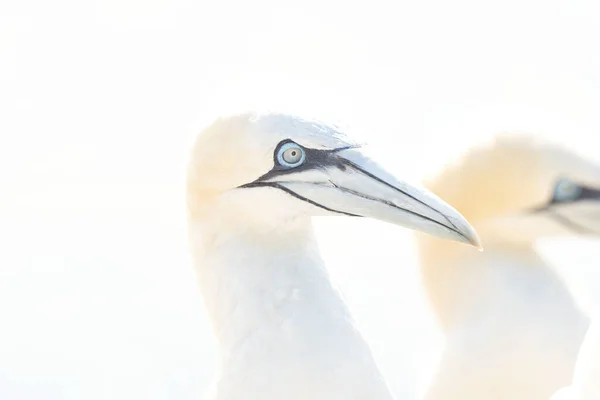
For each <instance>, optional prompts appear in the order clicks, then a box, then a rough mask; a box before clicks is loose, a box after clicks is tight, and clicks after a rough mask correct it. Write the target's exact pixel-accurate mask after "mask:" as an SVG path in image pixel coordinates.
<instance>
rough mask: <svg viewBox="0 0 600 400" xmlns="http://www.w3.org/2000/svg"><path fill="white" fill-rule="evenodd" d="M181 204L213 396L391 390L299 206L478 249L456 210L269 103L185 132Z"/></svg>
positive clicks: (351, 395)
mask: <svg viewBox="0 0 600 400" xmlns="http://www.w3.org/2000/svg"><path fill="white" fill-rule="evenodd" d="M187 204H188V219H189V220H188V227H189V239H190V240H189V241H190V246H191V252H192V259H193V263H194V264H195V268H196V270H197V275H198V279H199V285H200V289H201V292H202V295H203V297H204V302H205V305H206V309H207V312H208V314H209V317H210V319H211V323H212V327H213V330H214V332H215V335H216V338H217V340H218V345H219V349H220V364H221V365H220V372H219V375H218V379H217V381H216V383H215V385H214V386H213V388H212V391H211V396H212V398H214V399H217V400H233V399H235V400H239V399H261V400H269V399H277V400H281V399H286V400H294V399H298V400H300V399H302V400H306V399H312V400H319V399H323V400H325V399H327V400H331V399H340V400H341V399H344V400H353V399H357V400H358V399H361V400H367V399H368V400H378V399H381V400H384V399H385V400H387V399H392V395H391V394H390V390H389V389H388V386H387V384H386V383H385V381H384V379H383V378H382V376H381V375H380V372H379V370H378V368H377V366H376V365H375V362H374V360H373V357H372V354H371V350H370V349H369V346H368V345H367V344H366V343H365V340H364V339H363V337H362V336H361V334H360V332H358V330H357V329H356V327H355V325H354V323H353V320H352V317H351V315H350V312H349V311H348V309H347V307H346V305H345V304H344V301H343V300H342V297H341V296H340V294H339V293H338V291H337V290H336V289H335V288H334V286H333V284H332V282H331V281H330V279H329V277H328V273H327V271H326V269H325V266H324V265H323V261H322V259H321V257H320V255H319V249H318V246H317V243H316V242H315V237H314V236H313V228H312V224H311V217H312V216H334V215H338V216H362V217H370V218H376V219H379V220H383V221H387V222H390V223H393V224H398V225H402V226H405V227H409V228H412V229H416V230H420V231H424V232H427V233H429V234H432V235H436V236H438V237H441V238H445V239H450V240H454V241H457V242H462V243H468V244H472V245H474V246H476V247H480V244H479V239H478V237H477V234H476V232H475V230H473V229H472V227H471V226H470V225H469V223H468V222H467V221H466V220H465V219H464V218H463V217H462V216H461V215H460V214H459V213H458V212H456V211H455V210H454V209H453V208H452V207H450V206H449V205H448V204H446V203H445V202H443V201H442V200H440V199H439V198H437V197H436V196H434V195H432V194H430V193H429V192H427V191H425V190H423V189H419V188H416V187H413V186H409V185H408V184H407V183H405V182H402V181H400V180H397V179H396V178H394V177H393V176H392V175H390V174H389V173H388V172H386V171H384V170H383V169H382V168H381V167H379V166H378V165H377V164H376V163H374V162H373V161H371V160H370V159H369V158H367V157H366V156H365V155H364V154H362V153H361V152H360V151H359V148H358V146H357V145H356V143H354V142H351V141H350V140H349V139H348V138H347V137H346V136H345V135H343V134H342V132H341V131H340V129H338V128H336V127H334V126H328V125H325V124H323V123H320V122H315V121H311V120H305V119H302V118H299V117H295V116H289V115H283V114H277V113H264V114H261V113H246V114H239V115H233V116H228V117H222V118H220V119H218V120H216V121H215V122H214V123H212V124H211V125H209V126H208V127H207V128H206V129H205V130H204V131H203V132H202V133H201V134H200V135H199V137H198V138H197V140H196V142H195V144H194V146H193V149H192V152H191V157H190V161H189V165H188V172H187ZM365 267H367V266H365Z"/></svg>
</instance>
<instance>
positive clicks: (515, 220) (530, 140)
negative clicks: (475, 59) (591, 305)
mask: <svg viewBox="0 0 600 400" xmlns="http://www.w3.org/2000/svg"><path fill="white" fill-rule="evenodd" d="M598 185H600V168H599V167H598V166H597V165H594V164H592V163H591V162H589V161H586V160H584V159H583V158H581V157H579V156H578V155H577V154H574V153H572V152H569V151H567V150H565V149H564V148H561V147H558V146H555V145H551V144H549V143H545V142H542V141H540V140H539V139H536V138H534V137H529V136H521V135H500V136H498V137H497V138H496V139H495V141H494V142H493V143H492V144H491V145H489V146H484V147H479V148H475V149H472V150H471V151H469V152H468V153H467V154H466V155H465V156H464V157H463V158H462V159H461V160H460V161H458V162H457V163H456V164H455V165H453V166H451V167H449V168H448V169H446V170H444V171H443V172H442V173H441V174H440V175H439V176H437V177H436V178H435V179H433V180H431V182H429V183H428V184H427V185H426V186H427V187H428V188H429V189H430V190H431V191H432V192H434V193H436V194H437V195H438V196H441V197H442V198H444V199H445V200H447V201H449V202H450V203H451V204H452V205H453V206H455V207H456V209H457V210H459V212H461V213H462V214H463V215H465V217H466V218H468V219H469V221H471V222H472V223H473V225H474V226H475V227H476V229H477V231H478V232H479V234H480V236H481V238H482V241H483V243H484V245H485V252H483V253H475V254H473V253H467V252H464V251H463V249H462V248H460V247H457V246H453V245H452V244H446V243H442V242H440V241H438V240H436V239H435V238H429V237H420V238H419V247H420V253H421V257H420V258H421V271H422V276H423V282H424V285H425V288H426V291H427V293H428V296H429V298H430V300H431V304H432V307H433V310H434V312H435V314H436V316H437V317H438V320H439V322H440V325H441V327H442V329H443V331H444V333H445V335H446V344H445V349H444V351H443V354H442V358H441V361H440V364H439V366H438V369H437V372H436V373H435V375H434V377H433V380H432V382H431V384H430V387H429V389H428V391H427V394H426V396H425V398H426V399H427V400H482V399H485V400H500V399H502V400H507V399H510V400H521V399H522V400H547V399H548V398H549V397H550V395H552V393H554V392H555V391H556V390H557V389H558V388H560V387H562V386H564V385H568V384H569V382H570V381H571V377H572V372H573V368H574V363H575V359H576V356H577V352H578V349H579V346H580V344H581V342H582V340H583V337H584V335H585V332H586V329H587V327H588V319H587V318H586V316H585V315H584V314H583V313H582V311H581V310H580V308H579V307H578V305H577V304H576V302H575V301H574V299H573V298H572V295H571V293H570V291H569V290H568V288H567V287H566V285H565V284H564V282H563V280H562V279H561V277H560V276H558V274H557V273H556V272H555V271H554V269H553V268H552V267H551V266H549V265H547V264H546V262H544V261H543V260H542V258H541V257H540V256H539V255H538V254H537V253H536V251H535V249H534V245H535V242H536V240H537V239H539V238H542V237H548V236H555V235H585V234H600V231H598V230H596V229H597V228H598V223H597V222H596V223H592V221H590V219H589V217H588V216H587V215H586V212H588V211H589V210H586V205H585V202H586V200H587V199H589V197H590V196H591V195H592V193H594V192H593V191H594V189H593V188H594V187H597V186H598Z"/></svg>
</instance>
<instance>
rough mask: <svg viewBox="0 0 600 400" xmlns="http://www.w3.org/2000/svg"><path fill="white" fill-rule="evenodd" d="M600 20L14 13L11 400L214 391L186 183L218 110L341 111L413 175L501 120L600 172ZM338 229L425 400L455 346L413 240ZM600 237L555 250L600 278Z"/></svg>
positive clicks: (3, 304)
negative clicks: (424, 287)
mask: <svg viewBox="0 0 600 400" xmlns="http://www.w3.org/2000/svg"><path fill="white" fill-rule="evenodd" d="M599 18H600V3H598V2H597V1H594V0H591V1H582V0H578V1H574V0H570V1H547V0H544V1H542V0H539V1H534V0H518V1H517V0H505V1H502V2H500V1H498V2H480V1H467V0H454V1H443V0H438V1H434V0H429V1H419V2H409V1H400V2H399V1H393V2H392V1H390V2H382V1H378V0H373V1H369V2H361V3H360V5H359V4H357V5H350V3H349V2H348V1H337V2H320V1H319V2H317V1H312V2H311V1H306V2H302V3H295V4H293V3H289V4H287V5H286V4H283V2H282V1H277V2H275V1H273V2H268V1H263V0H259V1H237V2H235V1H227V2H225V1H221V2H218V3H217V2H203V1H200V0H196V1H193V0H106V1H103V0H96V1H76V0H71V1H68V0H56V1H43V0H37V1H36V0H29V1H27V0H26V1H22V0H20V1H17V0H8V1H7V0H4V1H2V2H1V3H0V398H2V399H86V400H87V399H182V400H186V399H199V398H201V394H202V391H203V389H204V388H205V386H206V384H207V383H208V382H209V381H210V379H211V374H212V371H213V369H214V361H215V354H216V353H215V349H214V343H213V339H212V336H211V333H210V330H209V327H208V326H207V320H206V316H205V314H204V311H203V309H202V303H201V300H200V295H199V293H198V290H197V286H196V282H195V276H194V273H193V270H192V267H191V266H190V264H189V260H188V256H187V249H186V243H185V221H184V208H183V187H182V183H183V179H184V165H185V160H186V156H187V149H188V146H189V144H190V142H191V140H192V138H193V137H194V136H195V135H196V134H197V133H198V132H199V130H200V129H201V127H202V126H203V124H205V123H207V122H208V121H210V119H211V118H213V116H214V115H215V114H216V113H218V112H220V111H221V110H229V109H231V108H247V107H271V108H276V109H281V110H290V111H294V112H298V113H306V114H310V115H316V116H321V117H325V118H329V119H332V120H340V121H342V122H343V123H345V124H347V125H350V126H352V127H353V128H354V130H355V131H356V132H357V134H359V135H360V138H362V139H364V140H366V141H368V142H370V143H371V144H372V147H373V149H372V151H373V152H374V153H376V155H377V157H378V158H379V159H381V160H383V162H384V164H386V165H388V166H390V167H391V168H392V169H393V170H394V171H395V172H397V174H398V175H399V176H402V177H405V178H407V179H409V180H419V179H421V178H422V177H423V176H425V175H426V174H430V173H433V172H435V171H436V170H437V169H439V168H440V167H442V166H443V165H444V163H445V162H447V161H448V159H449V158H450V157H453V156H455V155H456V154H457V152H459V151H462V150H463V149H464V148H466V147H467V146H469V145H471V144H473V143H475V142H476V141H480V140H485V139H486V138H488V137H489V136H490V135H492V134H494V133H496V132H499V131H503V130H519V131H526V132H532V133H539V134H541V135H545V136H547V137H549V138H553V139H556V140H559V141H562V142H563V143H565V144H568V145H569V146H572V147H574V148H576V149H578V150H580V151H581V152H584V153H585V154H586V155H587V156H589V157H592V158H594V159H596V160H600V135H599V134H598V132H599V131H600V129H599V128H600V112H599V111H598V110H600V45H599V41H600V39H598V38H600V24H598V19H599ZM319 235H320V237H321V240H322V243H323V245H322V247H323V251H324V253H325V257H326V260H327V261H328V263H329V265H330V268H331V271H332V273H333V275H334V276H335V277H336V279H337V281H338V283H339V284H340V285H341V286H342V288H343V291H344V293H345V294H346V296H347V298H348V301H349V302H350V304H351V307H352V309H353V311H354V312H355V314H356V317H357V319H358V321H359V323H360V325H361V327H362V329H363V331H364V332H365V334H366V335H367V337H368V339H369V341H370V343H371V344H372V346H373V349H374V352H375V354H376V356H377V358H378V359H380V362H381V365H382V368H383V369H384V371H385V374H386V376H387V378H388V380H389V381H390V383H391V385H392V387H393V388H394V390H395V391H396V393H397V394H398V396H399V398H402V399H404V398H411V397H410V396H412V395H413V394H414V393H415V390H417V389H418V387H419V386H420V384H421V383H422V382H423V379H424V378H423V376H426V375H425V374H424V372H423V371H427V370H428V368H430V367H429V366H430V363H431V360H432V359H434V357H435V354H437V353H436V352H437V351H438V350H439V347H440V345H441V340H440V337H439V335H438V334H437V332H436V331H435V327H434V325H433V323H432V321H431V317H430V315H429V314H428V311H427V308H426V304H425V302H424V301H423V298H422V294H421V292H420V289H419V286H418V270H417V265H416V259H415V254H414V252H413V247H412V241H411V240H412V239H411V236H410V234H409V233H408V232H407V231H405V230H402V229H399V228H396V227H391V226H388V225H384V224H380V223H376V222H369V221H360V222H359V221H351V220H346V219H342V218H336V219H327V220H324V221H319ZM597 247H598V244H597V242H596V243H594V242H592V241H588V242H584V243H582V242H577V243H575V242H574V241H570V242H564V241H561V242H560V243H559V245H555V246H553V247H552V249H553V251H552V252H551V253H547V254H548V257H549V258H551V259H553V260H554V261H555V262H556V263H557V264H560V265H568V266H569V269H570V270H576V272H577V273H580V274H581V273H582V272H581V271H585V273H587V274H589V276H590V278H589V279H594V278H595V279H598V278H599V276H598V275H597V274H596V275H594V274H595V270H594V267H595V265H594V263H593V258H594V257H595V258H596V259H598V255H600V254H599V253H600V251H599V250H598V249H597ZM574 257H577V259H576V260H574ZM571 266H573V268H570V267H571ZM596 266H597V265H596ZM575 267H576V268H575ZM586 268H587V269H586ZM419 371H421V372H419ZM403 396H404V397H403Z"/></svg>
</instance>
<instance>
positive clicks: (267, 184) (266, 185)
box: [239, 182, 361, 217]
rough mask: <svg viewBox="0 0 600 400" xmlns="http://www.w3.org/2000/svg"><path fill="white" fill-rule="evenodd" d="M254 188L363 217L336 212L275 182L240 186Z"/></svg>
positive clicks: (324, 208) (327, 208) (326, 208)
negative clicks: (277, 191) (278, 192)
mask: <svg viewBox="0 0 600 400" xmlns="http://www.w3.org/2000/svg"><path fill="white" fill-rule="evenodd" d="M253 187H272V188H274V189H279V190H282V191H283V192H285V193H287V194H289V195H290V196H292V197H295V198H297V199H299V200H302V201H305V202H307V203H309V204H312V205H313V206H315V207H319V208H322V209H323V210H327V211H330V212H334V213H338V214H342V215H346V216H349V217H361V215H357V214H351V213H347V212H344V211H338V210H334V209H333V208H329V207H326V206H324V205H322V204H319V203H317V202H316V201H313V200H311V199H308V198H306V197H304V196H300V195H299V194H298V193H296V192H294V191H293V190H291V189H288V188H286V187H285V186H282V185H280V184H278V183H275V182H251V183H247V184H245V185H242V186H239V188H253Z"/></svg>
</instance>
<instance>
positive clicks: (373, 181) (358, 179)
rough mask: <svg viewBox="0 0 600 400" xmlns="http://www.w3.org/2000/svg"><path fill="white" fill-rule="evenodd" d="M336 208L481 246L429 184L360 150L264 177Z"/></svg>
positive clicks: (312, 199)
mask: <svg viewBox="0 0 600 400" xmlns="http://www.w3.org/2000/svg"><path fill="white" fill-rule="evenodd" d="M264 183H265V184H269V185H270V186H275V187H278V188H279V189H282V190H285V191H286V192H288V193H290V194H292V195H295V196H297V197H299V198H301V199H302V200H305V201H308V202H310V203H312V204H314V205H316V206H319V207H321V208H323V209H326V210H329V211H331V212H334V213H339V214H346V215H354V216H361V217H368V218H374V219H378V220H382V221H386V222H390V223H393V224H396V225H401V226H404V227H407V228H410V229H413V230H417V231H422V232H425V233H428V234H431V235H433V236H437V237H440V238H444V239H450V240H454V241H457V242H461V243H466V244H470V245H473V246H475V247H477V248H478V249H480V250H481V248H482V247H481V242H480V240H479V237H478V236H477V233H476V232H475V229H474V228H473V227H472V226H471V225H470V224H469V222H468V221H467V220H466V219H465V218H464V217H463V216H462V215H461V214H460V213H459V212H458V211H456V210H455V209H454V208H452V207H451V206H450V205H449V204H447V203H446V202H444V201H443V200H441V199H440V198H439V197H437V196H435V195H434V194H433V193H431V192H429V191H427V190H426V189H424V188H419V187H416V186H412V185H409V184H407V183H405V182H402V181H400V180H398V179H396V178H394V177H393V176H392V175H391V174H389V173H388V172H386V171H385V170H384V169H383V168H381V167H380V166H378V165H377V164H376V163H374V162H373V161H371V160H370V159H369V158H367V157H366V156H364V155H363V154H362V153H361V152H359V151H358V150H356V149H346V150H342V151H339V152H335V153H332V154H331V155H330V156H329V159H328V160H327V162H326V163H324V164H321V165H319V166H317V167H315V168H311V169H306V170H303V171H299V172H297V173H291V174H284V175H280V176H277V177H273V178H272V179H268V180H267V181H265V182H264Z"/></svg>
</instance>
